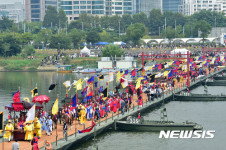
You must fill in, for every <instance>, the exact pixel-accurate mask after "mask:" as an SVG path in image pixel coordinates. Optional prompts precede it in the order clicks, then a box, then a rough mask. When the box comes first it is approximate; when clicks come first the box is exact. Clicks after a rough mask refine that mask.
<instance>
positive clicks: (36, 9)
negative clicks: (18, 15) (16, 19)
mask: <svg viewBox="0 0 226 150" xmlns="http://www.w3.org/2000/svg"><path fill="white" fill-rule="evenodd" d="M48 6H53V7H56V8H57V9H58V0H25V15H26V20H27V21H29V22H30V21H43V19H44V16H45V11H46V9H47V7H48Z"/></svg>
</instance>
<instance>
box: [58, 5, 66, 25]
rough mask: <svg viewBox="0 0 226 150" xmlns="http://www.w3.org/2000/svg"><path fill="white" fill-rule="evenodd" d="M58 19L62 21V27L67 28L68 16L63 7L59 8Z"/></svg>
mask: <svg viewBox="0 0 226 150" xmlns="http://www.w3.org/2000/svg"><path fill="white" fill-rule="evenodd" d="M58 19H59V23H60V28H65V26H66V25H67V16H66V14H65V12H64V10H63V9H60V10H59V13H58Z"/></svg>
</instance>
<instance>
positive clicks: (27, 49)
mask: <svg viewBox="0 0 226 150" xmlns="http://www.w3.org/2000/svg"><path fill="white" fill-rule="evenodd" d="M34 53H35V49H34V47H33V46H32V45H27V46H25V47H24V49H23V50H22V55H23V56H24V57H25V56H31V55H34Z"/></svg>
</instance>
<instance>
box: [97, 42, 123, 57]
mask: <svg viewBox="0 0 226 150" xmlns="http://www.w3.org/2000/svg"><path fill="white" fill-rule="evenodd" d="M101 52H102V53H101V56H102V57H115V56H116V57H121V55H124V52H123V51H122V49H120V48H119V47H118V46H117V45H112V44H110V45H106V46H105V47H104V48H103V49H102V51H101Z"/></svg>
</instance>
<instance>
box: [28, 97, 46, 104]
mask: <svg viewBox="0 0 226 150" xmlns="http://www.w3.org/2000/svg"><path fill="white" fill-rule="evenodd" d="M32 102H33V103H37V102H38V103H40V104H42V103H43V102H45V103H48V102H49V97H48V96H46V95H40V96H36V97H34V98H33V100H32Z"/></svg>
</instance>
